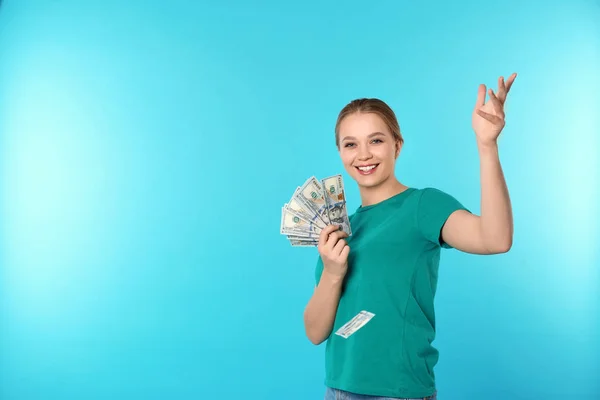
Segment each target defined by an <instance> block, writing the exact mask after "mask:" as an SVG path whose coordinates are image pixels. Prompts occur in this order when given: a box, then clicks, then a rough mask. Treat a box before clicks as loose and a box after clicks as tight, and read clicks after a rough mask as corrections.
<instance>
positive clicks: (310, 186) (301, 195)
mask: <svg viewBox="0 0 600 400" xmlns="http://www.w3.org/2000/svg"><path fill="white" fill-rule="evenodd" d="M294 198H295V199H297V200H298V201H299V202H300V204H303V205H304V206H305V207H306V208H308V209H310V210H311V211H312V213H313V214H315V215H316V216H317V217H319V218H320V219H321V221H323V223H325V225H329V217H328V216H327V204H326V203H325V196H324V195H323V187H322V186H321V183H320V182H319V181H318V180H317V178H315V177H314V176H311V177H310V178H308V179H307V180H306V182H304V184H303V185H302V186H301V187H300V189H299V190H297V191H296V193H295V194H294Z"/></svg>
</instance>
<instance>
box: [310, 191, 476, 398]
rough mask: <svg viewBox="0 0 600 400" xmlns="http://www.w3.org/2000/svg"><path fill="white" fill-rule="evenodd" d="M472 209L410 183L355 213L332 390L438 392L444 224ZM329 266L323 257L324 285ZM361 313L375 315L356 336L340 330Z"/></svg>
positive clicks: (332, 345) (328, 361) (333, 351)
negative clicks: (436, 308) (437, 318)
mask: <svg viewBox="0 0 600 400" xmlns="http://www.w3.org/2000/svg"><path fill="white" fill-rule="evenodd" d="M459 209H463V210H466V209H465V208H464V207H463V206H462V205H461V204H460V203H459V202H458V201H457V200H456V199H454V198H453V197H451V196H449V195H448V194H446V193H444V192H441V191H439V190H437V189H432V188H427V189H414V188H409V189H407V190H405V191H404V192H402V193H400V194H397V195H395V196H393V197H391V198H389V199H387V200H384V201H382V202H380V203H377V204H374V205H371V206H366V207H359V208H358V209H357V210H356V213H355V214H353V215H352V216H351V217H350V223H351V226H352V236H351V237H349V238H348V239H347V241H348V245H349V246H350V254H349V256H348V272H347V274H346V279H345V281H344V286H343V288H342V295H341V297H340V302H339V305H338V309H337V314H336V317H335V323H334V326H333V331H332V333H331V335H330V336H329V338H328V340H327V345H326V356H325V365H326V378H325V384H326V385H327V386H329V387H332V388H336V389H341V390H345V391H348V392H353V393H357V394H363V395H372V396H386V397H401V398H405V397H410V398H415V397H426V396H430V395H432V394H433V393H434V392H435V391H436V387H435V376H434V372H433V368H434V366H435V365H436V363H437V361H438V351H437V349H436V348H434V347H433V346H432V344H431V343H432V341H433V340H434V338H435V313H434V296H435V291H436V287H437V279H438V266H439V261H440V250H441V248H442V247H445V248H450V246H449V245H448V244H447V243H443V242H442V241H441V229H442V227H443V225H444V223H445V222H446V220H447V218H448V217H449V216H450V214H452V213H453V212H454V211H456V210H459ZM322 271H323V263H322V260H321V258H320V257H319V260H318V262H317V267H316V271H315V274H316V280H317V284H318V282H319V280H320V277H321V273H322ZM361 311H368V312H370V313H373V314H375V315H374V316H373V318H372V319H371V320H370V321H369V322H367V323H366V324H365V325H364V326H363V327H362V328H360V329H358V330H357V331H356V332H354V333H353V334H352V335H350V336H349V337H348V338H346V339H345V338H343V337H342V336H340V335H337V334H335V332H336V331H337V330H338V328H340V327H341V326H342V325H344V324H345V323H347V322H348V321H350V320H351V319H352V318H353V317H355V316H356V315H357V314H358V313H360V312H361Z"/></svg>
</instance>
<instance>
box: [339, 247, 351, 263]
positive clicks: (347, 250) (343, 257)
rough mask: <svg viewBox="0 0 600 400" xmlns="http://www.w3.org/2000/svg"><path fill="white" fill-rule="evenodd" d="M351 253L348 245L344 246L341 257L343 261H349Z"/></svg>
mask: <svg viewBox="0 0 600 400" xmlns="http://www.w3.org/2000/svg"><path fill="white" fill-rule="evenodd" d="M349 253H350V246H348V245H346V246H344V248H343V249H342V253H341V254H340V257H341V258H342V259H345V260H346V259H348V254H349Z"/></svg>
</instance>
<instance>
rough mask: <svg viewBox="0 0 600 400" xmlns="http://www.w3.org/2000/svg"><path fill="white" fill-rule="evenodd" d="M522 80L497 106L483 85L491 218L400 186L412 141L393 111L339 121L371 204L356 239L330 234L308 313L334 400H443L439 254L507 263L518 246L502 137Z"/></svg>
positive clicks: (375, 102) (340, 136)
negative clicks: (399, 167)
mask: <svg viewBox="0 0 600 400" xmlns="http://www.w3.org/2000/svg"><path fill="white" fill-rule="evenodd" d="M515 78H516V75H512V76H511V77H510V78H509V79H508V81H507V82H506V83H505V82H504V79H503V78H500V79H499V80H498V86H499V89H498V92H497V93H498V94H497V95H496V94H494V92H493V91H491V90H490V92H489V94H490V101H489V102H487V103H485V101H484V99H485V87H484V86H483V85H481V86H480V87H479V93H478V96H477V102H476V105H475V109H474V111H473V129H474V130H475V134H476V137H477V144H478V148H479V153H480V161H481V187H482V199H481V202H482V205H481V209H482V216H481V217H479V216H476V215H474V214H472V213H471V212H469V211H468V210H467V209H466V208H465V207H464V206H463V205H462V204H461V203H460V202H458V201H457V200H456V199H455V198H453V197H452V196H450V195H448V194H446V193H444V192H442V191H440V190H437V189H433V188H426V189H417V188H412V187H408V186H406V185H404V184H402V183H401V182H400V181H399V180H398V179H397V178H396V177H395V173H394V170H395V164H396V160H397V158H398V156H399V155H400V151H401V149H402V145H403V143H404V139H403V137H402V134H401V133H400V127H399V124H398V121H397V119H396V116H395V114H394V112H393V111H392V109H391V108H390V107H389V106H388V105H387V104H386V103H384V102H383V101H381V100H379V99H364V98H363V99H357V100H354V101H352V102H350V103H349V104H348V105H346V106H345V107H344V109H343V110H342V111H341V112H340V114H339V116H338V119H337V124H336V129H335V135H336V144H337V146H338V150H339V154H340V157H341V159H342V163H343V165H344V168H345V169H346V171H347V172H348V174H349V175H350V176H351V177H352V178H353V179H354V180H355V181H356V183H357V184H358V187H359V191H360V196H361V200H362V204H361V206H360V207H359V208H358V210H357V212H356V213H355V214H354V215H352V216H351V217H350V223H351V224H352V230H353V232H354V233H353V235H352V237H348V235H347V234H345V233H344V232H343V231H341V230H337V227H335V226H329V227H328V228H326V229H324V230H323V231H322V232H321V234H320V238H319V253H320V257H319V259H318V261H317V267H316V276H315V278H316V283H317V286H316V289H315V292H314V294H313V296H312V298H311V299H310V301H309V303H308V305H307V307H306V310H305V313H304V320H305V329H306V334H307V336H308V338H309V339H310V340H311V342H313V343H315V344H319V343H322V342H323V341H325V340H327V341H328V343H327V349H326V366H327V368H326V379H325V382H326V385H327V393H326V399H334V398H339V396H338V395H339V394H340V393H342V392H343V394H345V396H346V397H345V398H347V399H363V398H364V397H362V396H364V395H367V396H380V397H381V398H383V397H385V398H388V399H389V398H396V399H408V398H410V399H413V398H420V399H424V398H425V399H435V398H436V395H437V387H436V382H435V375H434V373H433V368H434V367H435V365H436V364H437V361H438V351H437V349H436V348H434V347H433V346H432V344H431V343H432V341H433V340H434V338H435V334H436V331H435V326H436V322H435V312H434V296H435V292H436V286H437V276H438V267H439V260H440V250H441V248H443V247H444V248H452V247H454V248H457V249H459V250H462V251H464V252H468V253H475V254H497V253H504V252H507V251H508V250H509V249H510V247H511V244H512V232H513V221H512V213H511V207H510V200H509V197H508V191H507V189H506V183H505V181H504V177H503V175H502V171H501V167H500V161H499V158H498V151H497V144H496V140H497V138H498V135H499V134H500V132H501V130H502V128H503V127H504V109H503V106H504V101H505V100H506V96H507V94H508V91H509V90H510V87H511V85H512V83H513V81H514V79H515ZM332 332H335V334H334V335H331V333H332ZM339 332H343V334H339Z"/></svg>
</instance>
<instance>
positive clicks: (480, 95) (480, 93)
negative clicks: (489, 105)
mask: <svg viewBox="0 0 600 400" xmlns="http://www.w3.org/2000/svg"><path fill="white" fill-rule="evenodd" d="M484 104H485V85H484V84H481V85H479V89H478V90H477V102H476V103H475V108H479V107H481V106H483V105H484Z"/></svg>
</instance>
